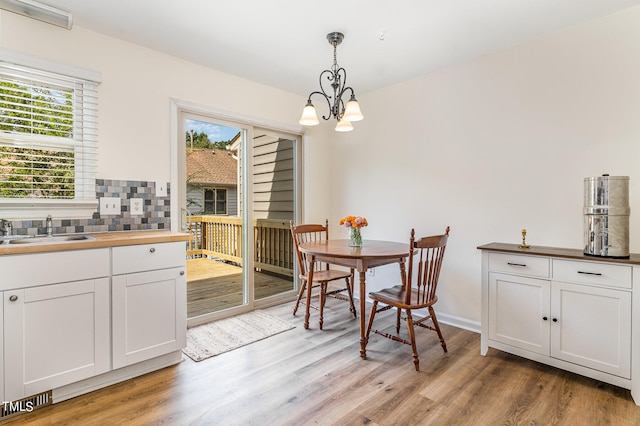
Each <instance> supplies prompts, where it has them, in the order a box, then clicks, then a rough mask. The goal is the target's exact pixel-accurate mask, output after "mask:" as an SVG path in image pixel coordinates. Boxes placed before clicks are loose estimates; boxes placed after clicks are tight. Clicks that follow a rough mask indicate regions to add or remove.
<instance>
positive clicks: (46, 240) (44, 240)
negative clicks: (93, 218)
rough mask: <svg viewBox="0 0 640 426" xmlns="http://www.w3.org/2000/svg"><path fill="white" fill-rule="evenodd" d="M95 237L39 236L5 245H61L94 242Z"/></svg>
mask: <svg viewBox="0 0 640 426" xmlns="http://www.w3.org/2000/svg"><path fill="white" fill-rule="evenodd" d="M95 239H96V238H95V237H92V236H91V235H55V236H52V237H47V236H37V237H18V238H12V239H10V240H5V242H4V244H59V243H72V242H78V241H92V240H95Z"/></svg>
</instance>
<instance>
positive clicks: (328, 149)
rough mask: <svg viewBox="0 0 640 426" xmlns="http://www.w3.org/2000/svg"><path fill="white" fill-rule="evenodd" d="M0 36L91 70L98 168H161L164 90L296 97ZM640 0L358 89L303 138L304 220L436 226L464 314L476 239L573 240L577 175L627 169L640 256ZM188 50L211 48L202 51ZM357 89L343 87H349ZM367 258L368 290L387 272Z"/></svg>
mask: <svg viewBox="0 0 640 426" xmlns="http://www.w3.org/2000/svg"><path fill="white" fill-rule="evenodd" d="M0 47H2V48H5V49H11V50H15V51H19V52H23V53H28V54H32V55H36V56H40V57H44V58H50V59H55V60H57V61H59V62H63V63H67V64H69V65H75V66H79V67H84V68H89V69H92V70H95V71H100V72H102V74H103V79H104V83H103V84H102V85H101V88H100V160H99V170H98V177H104V178H110V179H140V180H143V179H144V180H168V179H169V168H170V161H171V160H170V158H169V152H170V150H169V139H170V135H169V126H170V123H169V113H170V106H169V99H170V98H172V97H174V98H178V99H181V100H185V101H188V102H192V103H196V104H202V105H206V106H211V107H213V108H216V109H223V110H227V111H231V112H237V113H239V114H242V115H245V116H247V115H248V116H254V117H256V118H259V119H261V120H271V121H276V122H282V123H283V124H284V125H287V126H295V125H296V121H297V119H298V117H299V114H300V110H301V108H302V106H303V105H304V99H301V98H300V97H299V96H297V95H292V94H289V93H285V92H282V91H279V90H276V89H273V88H270V87H266V86H263V85H260V84H257V83H254V82H250V81H247V80H243V79H240V78H237V77H234V76H231V75H228V74H224V73H220V72H217V71H214V70H209V69H205V68H202V67H199V66H197V65H193V64H190V63H187V62H184V61H181V60H179V59H176V58H173V57H170V56H166V55H163V54H160V53H157V52H154V51H151V50H148V49H145V48H142V47H139V46H135V45H132V44H128V43H125V42H121V41H119V40H116V39H113V38H108V37H104V36H101V35H99V34H95V33H92V32H89V31H86V30H83V29H82V28H79V27H74V29H73V30H72V31H66V30H63V29H59V28H56V27H52V26H50V25H47V24H42V23H40V22H37V21H32V20H28V19H26V18H22V17H19V16H16V15H13V14H11V13H8V12H0ZM638 52H640V8H634V9H630V10H627V11H625V12H622V13H620V14H618V15H614V16H612V17H608V18H605V19H601V20H598V21H595V22H592V23H589V24H586V25H582V26H580V27H576V28H573V29H571V30H568V31H565V32H563V33H561V34H557V35H555V36H552V37H549V38H546V39H544V40H539V41H536V42H533V43H529V44H527V45H524V46H520V47H517V48H514V49H511V50H509V51H505V52H500V53H497V54H494V55H490V56H486V57H483V58H480V59H478V60H475V61H473V62H471V63H467V64H462V65H459V66H456V67H452V68H449V69H446V70H443V71H441V72H436V73H433V74H430V75H427V76H425V77H423V78H420V79H416V80H412V81H407V82H404V83H402V84H398V85H396V86H393V87H388V88H385V89H382V90H379V91H377V92H374V93H370V94H360V95H359V100H360V103H361V106H362V109H363V113H364V114H365V117H366V118H365V120H364V121H362V122H358V123H355V124H354V126H355V130H354V131H353V132H351V133H347V134H338V133H335V132H333V130H332V127H333V126H332V124H327V123H323V124H321V125H320V126H318V127H316V128H313V129H311V130H310V131H309V132H308V133H307V138H306V139H305V146H304V160H303V163H304V167H305V177H304V190H305V194H304V197H305V198H304V202H305V218H304V220H305V221H321V220H324V218H325V217H326V218H328V219H329V220H330V223H331V227H332V235H333V236H334V237H337V236H344V235H346V233H344V232H345V231H344V230H342V229H339V228H338V225H337V223H338V220H339V219H340V218H341V217H342V216H345V215H347V214H360V215H365V216H367V218H368V219H369V223H370V225H369V227H368V228H365V230H364V237H365V239H366V238H375V239H389V240H395V241H407V240H408V236H409V231H410V229H411V228H412V227H415V228H416V231H417V234H418V235H427V234H433V233H439V232H442V231H443V230H444V228H445V227H446V226H447V225H450V226H451V228H452V231H451V239H450V244H449V248H448V249H447V256H446V261H445V265H444V269H443V274H442V281H441V284H442V286H441V288H440V291H439V296H440V302H439V303H438V305H437V309H438V310H439V311H440V312H441V315H442V316H445V317H447V318H449V319H451V318H453V319H460V320H461V321H463V322H464V321H468V323H469V324H470V325H471V326H473V325H474V324H476V325H477V323H478V321H479V320H480V253H479V252H478V250H477V249H476V247H477V246H478V245H480V244H484V243H488V242H491V241H500V242H513V243H514V244H517V243H519V242H520V230H521V229H522V228H523V227H524V228H527V230H528V242H530V243H531V244H535V245H547V246H560V247H572V248H581V247H582V244H583V237H582V230H583V222H582V221H583V216H582V192H583V179H584V178H585V177H589V176H598V175H600V174H602V173H610V174H611V175H625V176H630V178H631V184H630V188H631V189H630V190H631V241H630V243H631V251H634V252H640V238H638V234H639V231H640V219H638V218H639V217H640V174H638V173H636V170H637V169H638V168H639V167H640V166H638V164H640V161H639V160H640V84H639V83H638V76H640V55H639V54H638ZM203 54H215V52H206V51H205V52H204V53H203ZM353 84H354V87H355V88H356V89H357V82H353ZM397 274H398V272H397V267H391V266H390V267H381V268H377V269H376V275H375V276H374V277H368V285H369V289H373V288H378V287H381V286H384V285H387V284H389V283H390V282H391V281H392V280H393V281H395V280H396V278H397Z"/></svg>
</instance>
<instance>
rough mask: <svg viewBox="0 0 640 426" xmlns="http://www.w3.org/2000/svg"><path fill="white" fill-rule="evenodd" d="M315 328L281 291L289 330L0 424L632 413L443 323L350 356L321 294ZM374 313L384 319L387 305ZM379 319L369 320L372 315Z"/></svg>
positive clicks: (342, 309) (524, 419)
mask: <svg viewBox="0 0 640 426" xmlns="http://www.w3.org/2000/svg"><path fill="white" fill-rule="evenodd" d="M327 303H328V306H327V308H326V312H325V330H323V331H320V330H318V328H317V314H316V313H313V314H312V322H311V325H312V328H311V329H309V330H305V329H304V328H303V327H302V320H303V318H302V316H300V315H298V316H296V317H293V316H292V315H291V308H292V303H288V304H285V305H280V306H276V307H273V308H268V309H266V311H267V312H270V313H272V314H274V315H276V316H278V317H280V318H282V319H284V320H286V321H290V322H292V323H293V324H295V325H296V328H294V329H293V330H290V331H287V332H284V333H281V334H279V335H276V336H273V337H270V338H268V339H265V340H262V341H260V342H256V343H254V344H251V345H248V346H245V347H243V348H240V349H237V350H234V351H231V352H227V353H225V354H222V355H219V356H217V357H214V358H209V359H208V360H205V361H202V362H199V363H196V362H193V361H191V360H190V359H189V358H186V357H185V361H184V362H182V363H181V364H179V365H177V366H174V367H169V368H166V369H163V370H161V371H158V372H154V373H150V374H148V375H145V376H142V377H139V378H136V379H132V380H129V381H127V382H124V383H120V384H117V385H113V386H111V387H109V388H106V389H103V390H99V391H95V392H92V393H90V394H87V395H84V396H80V397H77V398H74V399H72V400H69V401H65V402H62V403H59V404H55V405H53V406H50V407H45V408H42V409H40V410H37V411H35V412H33V413H30V414H28V415H26V416H24V415H23V416H21V417H20V418H10V419H8V420H6V422H4V424H3V425H2V426H4V425H14V424H26V423H28V424H42V425H53V424H55V425H59V424H69V425H114V424H121V425H157V424H165V425H261V426H262V425H307V424H313V425H330V424H332V425H333V424H335V425H351V424H354V425H355V424H371V425H474V426H475V425H580V426H585V425H587V426H588V425H598V426H600V425H615V426H619V425H637V424H640V407H637V406H636V405H635V404H634V403H633V401H632V400H631V396H630V393H629V391H628V390H625V389H621V388H618V387H615V386H611V385H607V384H603V383H601V382H598V381H595V380H591V379H587V378H584V377H582V376H578V375H576V374H572V373H567V372H564V371H561V370H558V369H554V368H551V367H546V366H544V365H541V364H537V363H535V362H532V361H527V360H524V359H522V358H519V357H516V356H512V355H508V354H505V353H502V352H499V351H496V350H490V351H489V354H488V356H486V357H482V356H480V355H479V351H480V336H479V335H478V334H476V333H473V332H469V331H465V330H462V329H458V328H454V327H451V326H447V325H444V326H443V333H444V335H445V339H446V341H447V347H448V349H449V353H447V354H444V353H443V352H442V349H441V347H440V344H439V342H438V340H437V338H436V336H435V333H432V332H428V331H426V330H418V332H419V345H418V351H419V353H420V355H421V356H420V360H421V371H420V373H416V372H415V370H414V368H413V363H412V361H411V353H410V352H411V350H410V347H409V346H405V345H401V344H397V343H395V342H393V341H390V340H388V339H384V338H382V337H380V336H376V335H374V336H372V337H371V342H370V343H369V347H368V359H367V360H361V359H360V357H359V352H358V350H359V343H358V336H359V334H358V320H354V319H353V317H352V316H350V313H349V311H348V309H347V304H346V303H344V302H340V301H337V300H329V301H328V302H327ZM381 316H382V318H381V320H382V321H383V322H387V323H388V325H389V328H390V329H391V328H392V327H393V321H394V320H393V313H392V312H390V311H389V312H386V313H385V314H382V315H381ZM378 324H380V323H378Z"/></svg>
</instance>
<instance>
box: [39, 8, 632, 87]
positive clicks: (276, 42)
mask: <svg viewBox="0 0 640 426" xmlns="http://www.w3.org/2000/svg"><path fill="white" fill-rule="evenodd" d="M41 1H42V2H43V3H46V4H49V5H52V6H55V7H58V8H60V9H64V10H67V11H69V12H71V13H72V14H73V21H74V27H83V28H87V29H91V30H93V31H96V32H99V33H103V34H106V35H109V36H112V37H116V38H119V39H122V40H127V41H130V42H132V43H136V44H139V45H142V46H146V47H149V48H151V49H155V50H159V51H162V52H165V53H168V54H170V55H174V56H177V57H180V58H183V59H185V60H188V61H190V62H195V63H198V64H202V65H204V66H206V67H211V68H215V69H217V70H221V71H224V72H227V73H230V74H234V75H237V76H241V77H244V78H247V79H250V80H254V81H257V82H260V83H263V84H266V85H269V86H273V87H277V88H280V89H283V90H286V91H289V92H293V93H297V94H300V96H302V97H306V96H307V95H308V94H309V92H310V91H312V90H316V89H317V88H318V84H319V83H318V78H319V74H320V72H321V71H322V70H324V69H327V68H329V67H330V66H331V64H332V61H333V51H332V50H333V48H332V47H331V45H330V44H329V43H328V41H327V39H326V35H327V34H328V33H329V32H332V31H340V32H342V33H344V35H345V39H344V41H343V43H342V44H341V45H340V46H339V47H338V52H337V57H338V64H339V65H340V66H342V67H344V68H345V69H346V70H347V83H348V85H351V86H352V87H353V88H354V90H355V92H356V94H362V93H367V92H370V91H373V90H376V89H379V88H382V87H385V86H388V85H391V84H394V83H398V82H401V81H404V80H408V79H411V78H414V77H417V76H420V75H424V74H427V73H429V72H432V71H434V70H438V69H442V68H444V67H447V66H451V65H453V64H457V63H462V62H465V61H469V60H471V59H473V58H476V57H479V56H481V55H484V54H487V53H491V52H495V51H498V50H502V49H506V48H509V47H512V46H516V45H518V44H521V43H524V42H527V41H530V40H534V39H538V38H541V37H545V36H548V35H550V34H553V33H556V32H559V31H562V30H564V29H566V28H569V27H571V26H574V25H577V24H580V23H583V22H587V21H590V20H594V19H597V18H599V17H602V16H606V15H611V14H614V13H616V12H618V11H620V10H623V9H626V8H629V7H633V6H636V5H639V4H640V0H393V1H391V0H386V1H382V0H344V1H341V2H333V3H320V2H317V1H309V0H277V1H268V0H224V1H222V0H180V1H170V0H133V1H132V0H109V1H104V0H41ZM330 5H331V7H329V6H330Z"/></svg>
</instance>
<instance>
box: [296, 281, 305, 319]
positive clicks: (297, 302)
mask: <svg viewBox="0 0 640 426" xmlns="http://www.w3.org/2000/svg"><path fill="white" fill-rule="evenodd" d="M306 288H307V282H306V281H302V285H301V286H300V291H299V292H298V300H296V305H295V306H294V307H293V315H295V314H296V312H298V306H300V300H302V296H304V291H305V289H306Z"/></svg>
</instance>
